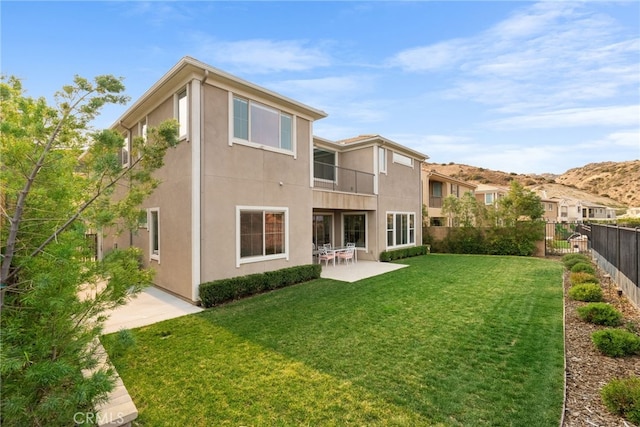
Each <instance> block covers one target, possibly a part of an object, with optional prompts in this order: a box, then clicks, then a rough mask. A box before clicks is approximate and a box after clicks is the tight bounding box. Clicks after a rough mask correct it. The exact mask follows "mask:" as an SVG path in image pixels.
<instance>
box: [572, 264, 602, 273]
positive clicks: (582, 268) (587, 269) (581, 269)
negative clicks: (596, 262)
mask: <svg viewBox="0 0 640 427" xmlns="http://www.w3.org/2000/svg"><path fill="white" fill-rule="evenodd" d="M571 272H572V273H589V274H596V269H595V268H594V267H593V265H591V264H587V263H586V262H579V263H577V264H576V265H574V266H573V267H571Z"/></svg>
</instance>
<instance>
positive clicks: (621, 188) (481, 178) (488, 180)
mask: <svg viewBox="0 0 640 427" xmlns="http://www.w3.org/2000/svg"><path fill="white" fill-rule="evenodd" d="M427 168H428V169H433V170H435V171H437V172H440V173H443V174H445V175H449V176H452V177H454V178H458V179H461V180H464V181H469V182H473V183H475V184H489V185H495V186H499V187H508V186H509V184H510V182H511V181H513V180H517V181H519V182H520V183H521V184H522V185H524V186H525V187H526V188H529V189H531V190H534V191H537V192H538V193H539V194H540V195H541V196H543V195H546V197H549V198H550V197H570V198H574V199H580V200H587V201H590V202H593V203H598V204H602V205H605V206H611V207H617V208H620V207H632V206H637V207H640V160H633V161H629V162H617V163H616V162H604V163H590V164H588V165H586V166H583V167H580V168H574V169H570V170H568V171H567V172H565V173H564V174H562V175H554V174H541V175H537V174H517V173H514V172H502V171H495V170H490V169H484V168H479V167H476V166H469V165H463V164H457V163H449V164H438V163H427Z"/></svg>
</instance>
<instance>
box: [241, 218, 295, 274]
mask: <svg viewBox="0 0 640 427" xmlns="http://www.w3.org/2000/svg"><path fill="white" fill-rule="evenodd" d="M287 215H288V209H287V208H252V207H246V206H245V207H238V208H237V216H238V218H237V224H238V232H237V237H238V264H241V263H246V262H254V261H262V260H268V259H274V258H285V257H286V256H287V241H288V232H287V231H288V222H287V221H288V218H287Z"/></svg>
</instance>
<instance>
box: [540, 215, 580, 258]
mask: <svg viewBox="0 0 640 427" xmlns="http://www.w3.org/2000/svg"><path fill="white" fill-rule="evenodd" d="M578 227H579V224H576V223H569V222H548V223H547V225H546V231H545V255H563V254H568V253H571V252H587V251H588V250H589V243H588V240H587V236H585V235H584V234H583V233H581V232H580V231H579V229H578Z"/></svg>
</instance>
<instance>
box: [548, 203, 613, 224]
mask: <svg viewBox="0 0 640 427" xmlns="http://www.w3.org/2000/svg"><path fill="white" fill-rule="evenodd" d="M555 200H558V209H559V213H560V215H559V217H558V221H559V222H583V221H589V220H591V219H615V218H616V211H615V209H613V208H610V207H607V206H603V205H598V204H595V203H591V202H587V201H584V200H577V199H569V198H564V199H555Z"/></svg>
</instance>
